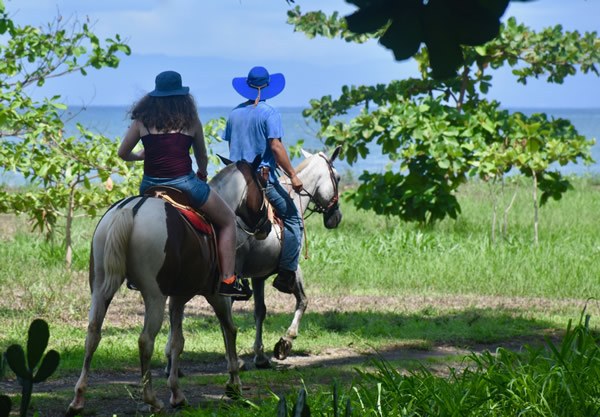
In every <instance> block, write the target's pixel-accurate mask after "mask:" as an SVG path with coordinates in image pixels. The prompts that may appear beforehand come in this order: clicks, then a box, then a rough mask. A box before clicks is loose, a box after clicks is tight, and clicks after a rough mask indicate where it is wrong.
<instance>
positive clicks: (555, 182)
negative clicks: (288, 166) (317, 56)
mask: <svg viewBox="0 0 600 417" xmlns="http://www.w3.org/2000/svg"><path fill="white" fill-rule="evenodd" d="M288 16H289V23H291V24H292V25H294V26H295V28H296V30H300V31H303V32H306V33H307V34H308V35H309V36H313V35H315V34H319V35H323V36H329V37H341V38H343V39H347V40H349V41H359V42H360V41H364V40H366V38H365V37H364V36H363V37H362V38H359V39H357V38H355V35H354V34H353V33H351V32H349V31H348V29H347V27H346V25H345V23H344V21H343V20H341V19H339V18H337V17H335V16H333V17H327V16H325V15H324V14H323V13H322V12H310V13H306V14H302V13H301V12H300V9H299V8H298V7H296V9H294V10H293V11H290V12H289V14H288ZM373 36H376V35H373ZM599 45H600V40H599V39H598V38H597V36H596V33H595V32H594V33H586V34H584V35H580V34H579V33H578V32H564V31H563V30H562V28H561V27H560V26H556V27H554V28H549V29H545V30H543V31H541V32H540V33H535V32H533V31H531V30H530V29H529V28H527V27H525V26H524V25H521V24H518V23H517V22H516V21H515V19H514V18H510V19H509V20H508V21H507V23H506V24H504V25H502V26H501V29H500V33H499V36H498V37H497V38H495V39H494V40H492V41H491V42H488V43H486V44H485V45H482V46H478V47H471V48H465V49H464V59H465V62H464V65H463V66H462V67H461V69H460V75H459V76H457V77H454V78H450V79H446V80H444V81H440V80H436V79H434V78H433V77H432V75H433V74H432V71H431V68H430V66H429V60H428V54H429V51H428V49H427V48H423V49H422V50H421V51H419V52H418V53H417V54H416V55H415V59H416V60H417V62H418V64H419V68H420V72H421V78H411V79H406V80H398V81H393V82H391V83H389V84H388V85H383V84H379V85H376V86H352V87H347V86H345V87H343V88H342V94H341V95H340V97H339V98H337V99H333V98H332V97H331V96H325V97H322V98H321V99H318V100H311V103H310V104H311V107H310V108H309V109H307V110H305V111H304V115H305V116H307V117H310V118H312V119H314V120H316V121H318V122H320V124H321V130H320V136H321V137H322V138H323V140H324V141H325V143H326V144H327V145H330V146H337V145H342V147H343V150H344V153H343V155H344V157H345V158H346V159H347V160H348V162H349V163H354V162H356V161H357V159H358V158H367V157H368V155H369V153H370V152H371V150H372V149H373V147H379V148H380V149H381V152H382V154H383V155H386V156H387V157H388V158H389V160H390V162H391V163H392V164H396V166H397V169H396V170H394V169H388V170H387V171H386V172H384V173H372V172H364V173H363V175H362V176H361V177H360V179H361V181H362V183H361V185H360V186H359V187H358V189H357V190H356V191H354V192H353V193H352V194H351V198H352V199H353V200H354V202H355V203H356V204H357V206H358V207H361V208H364V209H373V210H375V211H376V212H377V213H381V214H388V215H397V216H400V217H402V218H403V219H405V220H410V221H417V222H422V223H426V222H431V221H435V220H441V219H443V218H445V217H446V216H450V217H452V218H455V217H456V216H457V215H458V214H459V213H460V205H459V203H458V201H457V199H456V196H455V191H456V190H457V188H458V187H459V186H460V184H462V183H463V182H465V181H466V180H467V178H469V177H472V176H477V177H479V178H481V179H483V180H485V181H498V180H502V179H503V178H504V176H505V175H506V174H507V173H508V172H509V171H511V170H512V171H519V172H521V173H523V174H525V175H527V176H529V177H532V178H533V180H534V190H535V191H536V192H537V190H539V191H540V192H541V197H540V198H539V203H540V204H544V203H545V202H546V201H547V200H548V199H549V198H554V199H558V198H560V197H561V196H562V194H563V193H564V192H565V191H566V190H567V189H568V188H569V182H568V180H567V179H566V178H564V177H563V176H562V175H561V174H560V173H559V172H557V171H555V170H553V166H554V164H560V165H565V164H567V163H575V162H580V161H584V162H591V161H592V158H591V156H590V148H591V146H592V144H593V141H592V140H587V139H586V138H585V137H583V136H582V135H579V134H578V132H577V131H576V129H575V128H574V127H573V125H572V124H571V123H570V122H569V121H567V120H563V119H553V118H549V117H548V116H547V115H546V114H533V115H529V116H528V115H525V114H523V113H519V112H516V113H510V112H509V111H507V110H503V109H501V108H500V103H498V102H496V101H490V100H487V99H486V98H485V94H486V93H487V92H488V90H489V88H490V86H491V85H492V78H493V73H492V71H491V70H492V69H497V68H500V67H502V66H510V67H512V68H513V74H515V76H516V77H517V82H520V83H523V84H525V83H526V82H527V80H528V79H531V78H538V77H542V76H545V77H546V80H547V81H548V82H552V83H562V82H563V80H564V79H565V78H566V77H567V76H570V75H573V74H575V73H576V72H578V71H580V72H583V73H590V72H591V73H595V74H596V75H598V69H597V68H596V65H597V63H598V62H599V59H600V49H599V48H598V46H599ZM357 108H358V109H359V113H358V115H357V116H355V117H353V118H352V119H351V120H350V121H342V120H339V118H340V116H344V115H345V116H346V117H347V114H348V112H350V111H355V110H356V109H357ZM535 201H536V206H535V207H536V213H537V204H538V197H537V194H536V195H535ZM536 216H537V214H536ZM536 228H537V222H536ZM536 239H537V238H536Z"/></svg>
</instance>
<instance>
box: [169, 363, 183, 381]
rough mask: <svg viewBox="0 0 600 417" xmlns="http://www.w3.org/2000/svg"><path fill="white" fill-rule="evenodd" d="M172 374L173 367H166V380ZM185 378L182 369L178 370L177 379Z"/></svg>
mask: <svg viewBox="0 0 600 417" xmlns="http://www.w3.org/2000/svg"><path fill="white" fill-rule="evenodd" d="M170 373H171V366H170V365H167V366H166V367H165V378H168V377H169V375H170ZM184 376H185V373H184V372H183V371H182V370H181V368H179V369H178V370H177V377H178V378H183V377H184Z"/></svg>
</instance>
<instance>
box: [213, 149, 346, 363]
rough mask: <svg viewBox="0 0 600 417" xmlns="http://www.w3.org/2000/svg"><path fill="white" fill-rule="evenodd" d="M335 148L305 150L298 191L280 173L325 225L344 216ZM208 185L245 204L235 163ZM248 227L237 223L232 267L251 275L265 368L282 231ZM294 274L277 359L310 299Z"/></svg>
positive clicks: (257, 359)
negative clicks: (269, 297) (289, 316)
mask: <svg viewBox="0 0 600 417" xmlns="http://www.w3.org/2000/svg"><path fill="white" fill-rule="evenodd" d="M339 151H340V148H337V149H336V150H335V151H334V152H333V154H332V156H331V157H328V156H327V155H325V154H324V153H323V152H319V153H315V154H310V153H308V152H305V151H303V154H304V156H305V158H306V159H304V160H303V161H302V162H301V163H300V164H299V166H298V167H297V168H296V172H297V173H298V177H299V178H300V179H301V180H302V183H303V184H304V190H303V191H302V192H301V193H299V194H296V193H295V192H294V191H292V188H291V185H290V184H289V181H288V180H287V178H283V179H282V181H281V182H282V184H283V185H284V187H286V186H287V187H288V189H289V190H290V195H291V196H292V198H293V199H294V202H295V204H296V207H297V208H298V210H299V212H300V213H301V214H302V215H305V214H306V213H307V212H308V211H316V212H319V213H322V214H323V221H324V225H325V227H326V228H329V229H332V228H335V227H337V226H338V225H339V223H340V221H341V220H342V213H341V211H340V208H339V204H338V183H339V180H340V176H339V174H338V173H337V171H336V170H335V168H334V167H333V162H334V161H335V159H336V157H337V155H338V154H339ZM234 173H235V174H234ZM210 186H211V188H212V189H213V190H215V191H217V192H218V193H219V195H220V196H221V197H223V199H224V200H225V201H226V202H227V203H228V204H229V205H230V206H231V207H232V208H234V210H235V209H236V208H241V207H243V206H244V204H245V203H244V201H245V199H246V197H247V191H248V188H249V187H248V181H247V178H245V177H244V175H242V173H241V172H239V171H238V170H236V169H235V166H233V165H230V166H228V167H227V168H225V169H223V170H222V171H221V172H220V173H219V174H217V175H216V176H215V177H214V178H213V179H212V180H211V181H210ZM246 228H247V227H246V226H245V225H238V243H237V247H238V248H237V255H236V271H238V272H239V273H241V275H242V276H243V277H248V278H252V288H253V290H254V317H255V324H256V336H255V341H254V363H255V365H256V367H259V368H265V367H270V366H271V361H270V359H269V357H268V356H267V355H266V354H265V352H264V347H263V337H262V336H263V322H264V320H265V317H266V313H267V309H266V306H265V280H266V279H267V278H268V277H269V276H271V275H273V274H274V273H276V271H277V266H278V259H279V253H280V250H281V242H280V239H279V236H280V233H281V231H280V230H279V228H278V227H276V226H273V227H272V229H271V231H270V233H269V234H268V235H267V237H266V238H265V239H257V238H256V236H255V235H254V234H253V233H252V232H250V231H248V230H245V229H246ZM296 275H297V276H296V285H295V286H294V292H293V295H294V297H295V299H296V307H295V312H294V318H293V320H292V323H291V325H290V327H289V328H288V329H287V332H286V333H285V335H284V336H283V337H282V338H281V339H280V340H279V342H278V343H277V344H276V346H275V349H274V351H275V352H274V354H275V357H276V358H278V359H285V358H286V357H287V356H288V355H289V353H290V351H291V349H292V341H293V340H294V339H295V338H296V337H297V336H298V328H299V326H300V321H301V320H302V315H303V314H304V312H305V311H306V307H307V305H308V298H307V296H306V294H305V292H304V282H303V274H302V270H301V269H300V268H299V269H298V273H297V274H296Z"/></svg>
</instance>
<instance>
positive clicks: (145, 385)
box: [138, 293, 167, 412]
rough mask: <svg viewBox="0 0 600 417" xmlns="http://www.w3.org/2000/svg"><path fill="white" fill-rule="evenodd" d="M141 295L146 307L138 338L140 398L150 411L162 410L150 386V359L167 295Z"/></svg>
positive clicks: (161, 405)
mask: <svg viewBox="0 0 600 417" xmlns="http://www.w3.org/2000/svg"><path fill="white" fill-rule="evenodd" d="M142 297H143V298H144V305H145V307H146V313H145V315H144V329H143V330H142V333H141V334H140V337H139V338H138V347H139V351H140V363H141V371H142V398H143V400H144V402H145V403H146V404H148V405H150V407H151V409H152V411H153V412H156V411H161V410H163V408H164V406H163V403H162V401H161V400H159V399H158V398H156V393H155V392H154V388H153V387H152V372H151V369H150V360H151V359H152V354H153V353H154V341H155V340H156V335H157V334H158V332H159V330H160V328H161V326H162V322H163V318H164V314H165V304H166V301H167V297H165V296H164V295H162V294H160V293H154V294H150V295H149V294H144V293H142Z"/></svg>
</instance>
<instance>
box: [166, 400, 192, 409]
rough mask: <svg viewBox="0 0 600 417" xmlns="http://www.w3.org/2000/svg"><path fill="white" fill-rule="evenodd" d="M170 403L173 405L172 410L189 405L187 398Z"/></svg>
mask: <svg viewBox="0 0 600 417" xmlns="http://www.w3.org/2000/svg"><path fill="white" fill-rule="evenodd" d="M170 403H171V408H173V409H175V410H176V409H178V408H183V407H185V406H186V405H188V402H187V399H186V398H185V397H183V398H181V399H180V400H173V399H171V401H170Z"/></svg>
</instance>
